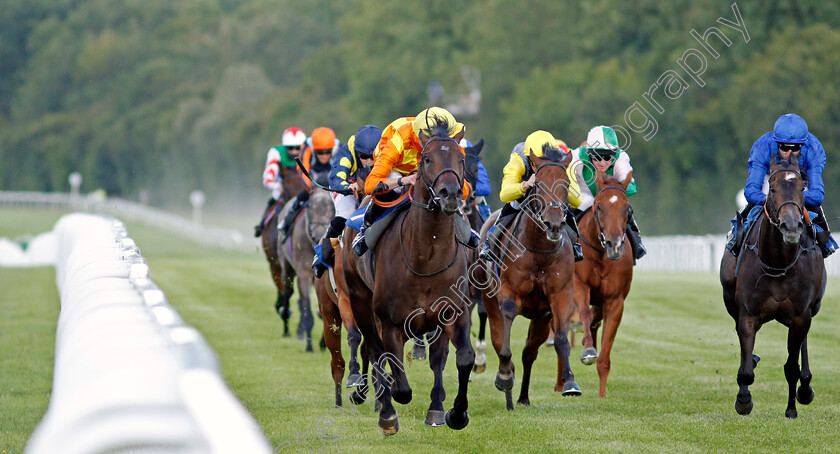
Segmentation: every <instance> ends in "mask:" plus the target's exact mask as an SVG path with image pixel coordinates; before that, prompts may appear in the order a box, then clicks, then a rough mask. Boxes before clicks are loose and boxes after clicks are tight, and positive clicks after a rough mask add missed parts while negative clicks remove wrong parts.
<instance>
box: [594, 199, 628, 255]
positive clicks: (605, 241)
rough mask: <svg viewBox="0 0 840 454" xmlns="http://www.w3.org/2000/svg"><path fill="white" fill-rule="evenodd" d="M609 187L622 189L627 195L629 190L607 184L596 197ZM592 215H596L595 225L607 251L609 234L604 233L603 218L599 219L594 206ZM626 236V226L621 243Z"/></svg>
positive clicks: (599, 239)
mask: <svg viewBox="0 0 840 454" xmlns="http://www.w3.org/2000/svg"><path fill="white" fill-rule="evenodd" d="M608 189H617V190H619V191H621V192H622V193H624V194H625V196H626V194H627V190H626V189H624V188H623V187H621V186H605V187H603V188H601V189H600V190H599V191H598V193H597V194H595V198H596V199H597V198H598V196H600V195H601V193H602V192H604V191H606V190H608ZM631 210H632V208H631ZM592 215H593V216H594V217H595V226H596V227H597V228H598V241H599V242H600V243H601V247H602V248H604V251H606V249H607V236H606V235H604V230H603V229H602V228H601V220H600V219H598V209H597V208H595V207H594V206H593V208H592ZM626 237H627V229H626V228H625V229H624V234H622V235H621V242H620V243H619V244H623V243H624V239H625V238H626Z"/></svg>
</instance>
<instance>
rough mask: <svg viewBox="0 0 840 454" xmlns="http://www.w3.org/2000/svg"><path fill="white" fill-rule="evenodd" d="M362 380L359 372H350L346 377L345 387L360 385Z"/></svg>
mask: <svg viewBox="0 0 840 454" xmlns="http://www.w3.org/2000/svg"><path fill="white" fill-rule="evenodd" d="M363 384H364V381H363V380H362V376H361V375H359V374H350V375H349V376H348V377H347V385H346V387H347V388H355V387H356V386H362V385H363Z"/></svg>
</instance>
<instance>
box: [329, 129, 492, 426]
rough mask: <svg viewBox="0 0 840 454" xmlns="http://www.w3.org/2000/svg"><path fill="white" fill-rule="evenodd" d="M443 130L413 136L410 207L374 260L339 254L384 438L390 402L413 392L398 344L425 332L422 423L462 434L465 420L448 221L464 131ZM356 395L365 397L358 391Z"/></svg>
mask: <svg viewBox="0 0 840 454" xmlns="http://www.w3.org/2000/svg"><path fill="white" fill-rule="evenodd" d="M448 130H449V125H448V124H447V123H446V121H445V120H442V119H436V125H435V126H434V127H433V128H431V131H430V134H428V135H427V134H426V133H423V132H421V134H420V135H419V138H420V144H421V145H422V147H423V149H422V151H421V152H420V153H418V161H419V162H418V168H417V179H416V181H415V182H414V185H413V186H412V187H411V188H410V189H409V188H405V189H406V190H411V191H412V204H411V206H410V208H408V210H407V211H404V212H403V213H400V214H399V215H397V216H396V218H395V219H394V220H393V222H392V223H391V225H390V226H389V227H388V229H387V230H386V231H385V232H384V233H383V234H382V236H381V237H380V239H379V242H378V244H377V246H376V250H375V251H373V255H372V254H371V253H370V252H368V253H365V254H364V255H363V256H362V257H357V256H356V255H355V254H351V253H347V254H344V260H343V261H344V275H345V279H346V282H347V290H348V294H349V296H350V305H351V307H352V308H353V316H354V317H355V318H356V322H357V323H358V324H359V329H360V330H361V331H362V334H363V335H364V338H365V344H366V345H367V352H368V354H369V356H370V362H371V365H372V369H373V381H374V385H375V387H376V394H377V399H378V402H379V403H380V404H381V409H380V413H379V427H380V429H381V430H382V431H383V432H384V433H386V434H394V433H396V432H397V431H398V430H399V420H398V417H397V412H396V410H395V408H394V405H393V403H392V402H391V399H392V396H393V400H396V401H397V402H399V403H401V404H407V403H408V402H410V401H411V395H412V390H411V387H410V386H409V385H408V380H407V378H406V375H405V370H404V367H403V365H402V358H403V349H404V345H405V342H406V340H407V339H408V338H409V337H411V338H414V339H415V342H416V341H417V340H419V338H420V336H422V335H423V333H429V332H432V333H433V334H431V336H430V337H431V343H432V344H431V348H430V356H429V367H430V368H431V369H432V371H433V373H434V386H433V387H432V392H431V404H430V405H429V409H428V411H427V413H426V424H428V425H431V426H441V425H443V424H444V421H445V424H447V425H448V426H449V427H451V428H453V429H462V428H464V427H466V425H467V424H468V422H469V415H468V414H467V406H468V405H467V387H468V385H469V376H470V371H471V370H472V367H473V363H474V361H475V352H474V350H473V348H472V345H471V344H470V318H469V307H468V306H467V305H466V304H463V303H461V302H460V299H459V297H458V296H457V294H456V292H455V291H453V289H452V288H451V287H452V286H453V285H456V283H458V282H459V280H465V276H466V272H467V260H466V253H465V252H464V249H465V248H464V246H462V245H461V244H459V243H458V241H457V239H456V219H455V217H456V216H460V214H457V213H458V212H459V207H460V204H461V199H462V191H463V189H462V188H463V184H464V155H463V153H462V152H461V149H460V147H459V145H458V142H459V141H460V140H461V138H462V136H463V132H461V133H459V134H457V136H456V137H455V138H450V137H449V134H448ZM355 233H356V231H355V230H354V229H351V228H349V226H348V229H347V230H346V232H345V236H344V239H343V248H344V250H345V251H351V250H352V247H351V241H352V239H353V237H354V235H355ZM377 320H378V321H379V322H380V328H381V336H380V331H379V330H377V325H376V322H377ZM449 341H451V342H452V343H453V345H454V346H455V348H456V350H457V354H456V360H455V364H456V366H457V368H458V394H457V396H456V397H455V401H454V407H453V408H452V409H451V410H449V412H447V413H446V414H445V416H444V411H443V410H444V408H443V400H444V399H445V397H446V394H445V391H444V389H443V368H444V366H445V364H446V357H447V353H448V349H449V347H448V342H449ZM386 363H387V364H390V366H391V374H390V375H387V374H386V373H385V370H384V367H385V364H386ZM362 388H364V387H362ZM356 392H357V393H360V394H362V395H363V394H364V390H363V389H357V391H356ZM351 398H353V397H352V396H351ZM353 399H354V400H355V398H353Z"/></svg>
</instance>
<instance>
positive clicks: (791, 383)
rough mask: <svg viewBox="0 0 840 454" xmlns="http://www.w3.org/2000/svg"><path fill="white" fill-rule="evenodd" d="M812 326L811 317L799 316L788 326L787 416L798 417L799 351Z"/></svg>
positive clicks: (786, 368)
mask: <svg viewBox="0 0 840 454" xmlns="http://www.w3.org/2000/svg"><path fill="white" fill-rule="evenodd" d="M810 328H811V317H810V314H808V316H802V317H797V318H795V319H793V321H792V322H791V324H790V328H788V342H787V350H788V359H787V362H786V363H785V379H786V380H787V382H788V404H787V410H785V416H787V417H788V418H790V419H796V416H797V414H796V383H797V382H798V381H799V373H800V370H799V353H800V351H801V350H802V345H803V344H804V342H805V338H806V336H807V335H808V330H809V329H810Z"/></svg>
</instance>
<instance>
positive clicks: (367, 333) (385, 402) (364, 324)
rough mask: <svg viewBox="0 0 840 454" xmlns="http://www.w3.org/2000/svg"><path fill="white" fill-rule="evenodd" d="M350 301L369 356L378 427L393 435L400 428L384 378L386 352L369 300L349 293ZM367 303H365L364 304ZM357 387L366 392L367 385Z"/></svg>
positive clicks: (388, 387)
mask: <svg viewBox="0 0 840 454" xmlns="http://www.w3.org/2000/svg"><path fill="white" fill-rule="evenodd" d="M351 301H354V303H353V315H354V316H355V317H356V322H357V323H358V324H359V329H360V330H361V331H362V335H363V336H364V337H365V346H367V352H368V355H369V357H370V363H371V369H372V371H371V372H372V373H371V380H370V382H371V383H373V386H374V390H375V394H376V399H377V401H378V402H379V405H380V409H379V428H380V429H381V430H382V432H383V433H385V434H386V435H393V434H395V433H397V431H399V429H400V423H399V419H398V418H397V410H396V409H395V408H394V404H393V403H391V389H390V386H389V385H390V383H388V382H387V381H386V380H391V378H390V377H388V378H387V379H386V374H385V364H386V363H387V360H388V354H387V353H386V352H385V345H384V343H383V342H382V338H381V337H379V330H378V329H377V327H376V319H375V318H374V314H373V309H372V307H371V306H370V304H369V302H363V301H359V299H358V298H357V297H356V295H352V294H351ZM365 303H367V304H365ZM361 388H362V389H359V390H358V391H359V394H361V395H364V394H365V393H367V390H368V387H367V386H363V387H361Z"/></svg>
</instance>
